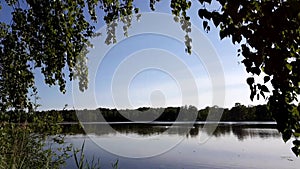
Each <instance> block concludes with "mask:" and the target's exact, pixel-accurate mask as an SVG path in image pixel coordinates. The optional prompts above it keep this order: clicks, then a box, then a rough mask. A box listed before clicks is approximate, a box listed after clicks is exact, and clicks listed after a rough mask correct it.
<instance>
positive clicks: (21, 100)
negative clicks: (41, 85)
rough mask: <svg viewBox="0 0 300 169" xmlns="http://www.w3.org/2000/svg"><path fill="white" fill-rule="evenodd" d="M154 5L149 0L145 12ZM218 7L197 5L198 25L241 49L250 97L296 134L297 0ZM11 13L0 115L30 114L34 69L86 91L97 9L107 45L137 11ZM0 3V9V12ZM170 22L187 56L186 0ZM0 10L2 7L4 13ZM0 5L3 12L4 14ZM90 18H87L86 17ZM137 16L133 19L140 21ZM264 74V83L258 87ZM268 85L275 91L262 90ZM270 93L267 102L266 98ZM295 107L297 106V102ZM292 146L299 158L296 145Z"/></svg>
mask: <svg viewBox="0 0 300 169" xmlns="http://www.w3.org/2000/svg"><path fill="white" fill-rule="evenodd" d="M158 1H159V0H150V5H149V6H150V8H151V9H152V10H154V9H155V8H154V5H155V3H156V2H158ZM216 1H217V2H219V4H220V8H219V9H217V10H209V9H207V6H206V5H207V4H211V0H199V2H200V3H201V4H203V5H204V7H203V8H201V9H199V16H200V18H202V19H204V21H203V27H204V29H205V30H206V31H209V30H210V26H209V23H208V21H209V20H211V21H212V22H213V24H214V25H215V26H216V27H218V28H219V29H220V38H221V39H223V38H225V37H230V38H231V39H232V43H233V44H235V43H238V44H241V48H240V49H239V50H238V55H242V56H243V57H244V59H243V61H242V63H243V64H244V65H245V67H246V70H247V72H249V73H251V74H252V76H251V77H249V79H248V80H247V83H248V84H249V86H250V90H251V95H250V98H251V99H252V100H253V99H254V98H255V96H256V98H257V99H259V97H260V96H262V97H263V98H265V99H268V101H269V109H270V111H271V112H272V116H273V117H274V118H275V120H276V121H277V123H278V125H277V128H278V130H279V131H280V132H281V133H282V136H283V139H284V140H289V139H290V138H291V137H292V136H294V137H296V139H297V138H298V137H299V135H300V134H299V133H300V124H299V121H300V117H299V111H300V105H299V104H298V100H297V97H298V96H299V94H300V89H299V85H300V76H299V72H300V63H299V62H300V54H299V52H300V49H299V44H300V9H299V6H300V1H299V0H287V1H282V0H274V1H269V0H260V1H257V0H255V1H248V0H239V1H237V0H216ZM3 3H5V5H6V6H9V7H11V8H12V20H11V22H10V23H6V22H1V23H0V55H1V57H0V90H1V95H0V108H1V111H6V110H9V109H13V110H26V109H27V110H29V111H30V110H32V109H34V106H33V104H32V100H30V99H31V97H29V96H30V95H31V94H32V95H36V93H37V91H36V88H35V84H34V78H35V76H34V73H33V70H34V69H38V70H40V71H41V72H42V73H43V75H44V77H45V83H46V84H48V85H59V87H60V91H61V92H63V93H64V92H65V83H66V73H67V72H66V71H65V69H68V70H69V72H68V77H69V80H74V79H78V80H79V88H80V90H82V91H83V90H85V89H86V88H87V83H88V79H87V74H88V70H87V67H86V62H87V58H86V54H87V50H86V49H87V47H88V46H90V45H91V44H90V43H89V41H88V39H89V38H91V37H93V36H97V34H95V24H96V23H97V21H98V18H97V16H98V12H99V10H100V11H102V12H103V13H104V16H103V19H104V21H105V22H106V24H107V34H108V36H107V37H106V43H107V44H111V43H115V42H116V40H117V38H116V36H115V30H116V26H117V22H116V21H117V20H121V21H122V22H123V23H124V26H123V30H124V35H125V36H127V30H128V28H129V27H130V25H131V20H132V14H134V13H138V12H139V10H138V8H136V7H134V4H133V0H121V1H120V0H72V1H70V0H60V1H58V0H25V1H20V0H6V1H5V2H4V1H3ZM3 3H2V2H1V5H2V7H3ZM170 6H171V8H172V13H173V15H174V20H175V21H177V22H180V24H181V27H182V30H183V31H185V32H186V37H185V44H186V51H187V52H188V53H190V52H191V39H190V37H189V32H190V31H191V28H190V27H191V24H190V22H189V19H190V18H189V17H188V16H187V13H186V11H187V10H188V9H189V8H190V6H191V1H188V0H171V4H170ZM2 7H1V8H2ZM1 8H0V9H1ZM87 13H88V15H87ZM138 16H139V15H137V17H138ZM262 72H263V73H264V74H265V77H264V83H263V84H261V83H258V82H255V78H254V77H256V76H259V75H262ZM268 84H272V86H273V90H272V91H270V90H269V89H268V87H267V85H268ZM267 93H269V94H270V97H266V94H267ZM295 103H297V104H298V105H294V104H295ZM294 145H295V147H294V148H293V149H292V150H293V151H294V152H295V154H299V152H300V146H299V141H298V140H295V141H294Z"/></svg>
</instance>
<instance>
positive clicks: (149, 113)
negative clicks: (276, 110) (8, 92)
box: [0, 103, 273, 122]
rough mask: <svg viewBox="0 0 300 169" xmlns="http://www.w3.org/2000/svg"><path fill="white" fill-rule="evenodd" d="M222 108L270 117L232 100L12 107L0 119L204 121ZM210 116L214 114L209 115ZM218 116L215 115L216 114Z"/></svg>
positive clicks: (235, 116)
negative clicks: (225, 104) (130, 106)
mask: <svg viewBox="0 0 300 169" xmlns="http://www.w3.org/2000/svg"><path fill="white" fill-rule="evenodd" d="M221 112H223V114H222V117H221V121H273V119H272V115H271V112H269V111H268V109H267V105H257V106H244V105H241V104H239V103H236V104H235V106H234V107H232V108H231V109H228V108H220V107H217V106H213V107H206V108H204V109H201V110H197V108H196V107H194V106H183V107H167V108H149V107H141V108H138V109H135V110H117V109H108V108H99V109H96V110H86V109H85V110H49V111H36V112H33V113H19V114H16V113H14V112H13V111H9V112H5V113H3V112H1V114H0V118H1V121H2V122H24V121H27V122H33V121H34V119H35V118H43V119H51V121H57V122H78V119H80V121H82V122H105V121H109V122H128V121H191V120H192V121H195V119H196V121H206V119H207V116H208V114H209V115H210V117H214V116H216V117H217V116H218V114H220V113H221ZM212 119H214V118H212ZM216 119H218V118H216Z"/></svg>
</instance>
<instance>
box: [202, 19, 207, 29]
mask: <svg viewBox="0 0 300 169" xmlns="http://www.w3.org/2000/svg"><path fill="white" fill-rule="evenodd" d="M207 26H208V22H207V21H203V29H204V30H205V29H206V28H207Z"/></svg>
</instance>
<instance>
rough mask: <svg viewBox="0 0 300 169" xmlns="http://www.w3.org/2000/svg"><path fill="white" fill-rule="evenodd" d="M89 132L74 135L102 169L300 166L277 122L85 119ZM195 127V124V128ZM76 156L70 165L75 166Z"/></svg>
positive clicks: (295, 168)
mask: <svg viewBox="0 0 300 169" xmlns="http://www.w3.org/2000/svg"><path fill="white" fill-rule="evenodd" d="M84 127H85V131H86V132H87V135H84V134H75V135H68V136H67V138H66V141H67V142H71V143H73V144H74V146H75V147H78V148H80V147H81V146H82V143H83V142H84V141H85V149H84V152H85V155H86V157H87V159H88V160H91V159H92V157H94V158H100V163H101V167H102V168H112V167H111V164H112V163H114V162H115V161H116V160H119V167H120V168H121V169H133V168H150V169H152V168H153V169H176V168H178V169H182V168H184V169H195V168H203V169H223V168H224V169H225V168H249V169H250V168H251V169H267V168H272V169H273V168H278V169H289V168H291V169H299V166H300V159H299V158H296V157H295V155H294V154H293V153H292V151H291V149H290V148H291V146H292V144H291V142H287V143H284V142H283V141H282V139H281V136H280V134H279V133H278V132H277V130H276V129H275V128H274V125H273V123H264V124H260V123H247V122H244V123H234V122H231V123H221V124H219V126H218V127H217V128H216V130H214V132H213V134H211V131H213V129H214V128H215V125H214V124H210V125H209V126H206V127H205V128H203V124H197V125H195V126H189V125H186V124H174V125H172V126H170V125H169V124H151V125H149V124H148V125H143V124H116V123H115V124H110V125H104V124H97V123H93V124H84ZM190 127H191V128H190ZM74 164H75V163H74V159H73V158H72V159H69V160H68V161H67V166H66V168H74V167H75V166H74Z"/></svg>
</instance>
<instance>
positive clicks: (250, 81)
mask: <svg viewBox="0 0 300 169" xmlns="http://www.w3.org/2000/svg"><path fill="white" fill-rule="evenodd" d="M247 83H248V85H249V86H252V84H253V83H254V78H253V77H248V78H247Z"/></svg>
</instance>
